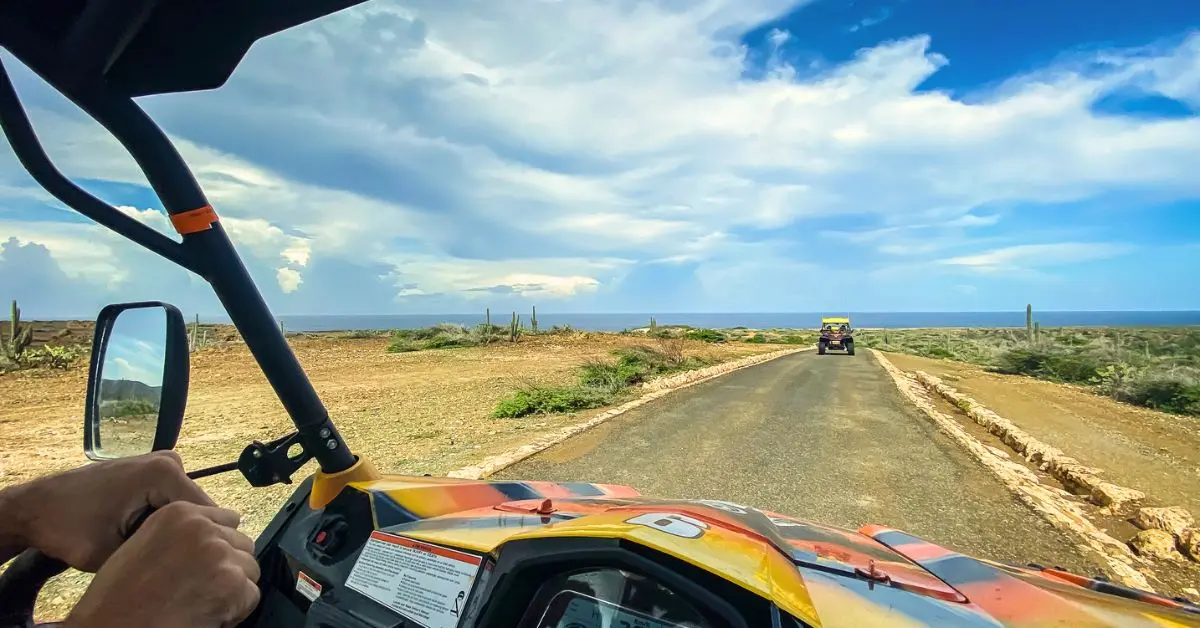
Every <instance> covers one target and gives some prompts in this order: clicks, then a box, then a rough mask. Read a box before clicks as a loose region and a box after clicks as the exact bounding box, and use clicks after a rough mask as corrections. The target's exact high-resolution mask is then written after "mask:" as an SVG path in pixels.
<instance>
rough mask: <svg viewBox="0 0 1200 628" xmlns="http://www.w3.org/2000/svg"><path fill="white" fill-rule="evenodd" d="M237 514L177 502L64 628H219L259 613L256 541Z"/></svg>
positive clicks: (156, 518)
mask: <svg viewBox="0 0 1200 628" xmlns="http://www.w3.org/2000/svg"><path fill="white" fill-rule="evenodd" d="M238 520H239V516H238V514H237V513H236V512H233V511H231V510H225V509H223V508H216V507H212V506H197V505H195V504H190V503H187V502H174V503H172V504H169V505H167V506H164V507H163V508H161V509H159V510H158V511H157V512H155V513H154V514H152V515H150V518H148V519H146V523H145V524H143V525H142V527H141V528H140V529H139V530H138V531H137V532H136V533H135V534H134V535H133V536H132V537H130V539H129V540H128V541H126V542H125V544H124V545H122V546H121V547H120V549H118V550H117V551H116V552H114V553H113V555H112V557H111V558H109V559H108V562H106V563H104V567H102V568H101V569H100V571H99V572H97V573H96V577H95V579H94V580H92V584H91V586H90V587H88V590H87V593H85V594H84V595H83V598H82V599H81V600H80V601H79V603H78V604H76V605H75V609H74V610H72V611H71V614H70V616H69V617H67V621H66V622H65V624H64V625H65V627H66V628H101V627H105V628H106V627H108V626H122V627H128V628H141V627H143V626H145V627H147V628H149V627H155V628H223V627H226V626H236V625H237V624H238V623H240V622H241V621H242V620H243V619H245V618H246V617H248V616H249V615H250V613H251V612H253V611H254V608H255V607H256V606H258V599H259V591H258V586H257V585H256V584H255V583H256V582H257V581H258V576H259V571H258V563H256V562H255V560H254V541H251V540H250V537H248V536H246V535H244V534H242V533H241V532H238V531H237V525H238Z"/></svg>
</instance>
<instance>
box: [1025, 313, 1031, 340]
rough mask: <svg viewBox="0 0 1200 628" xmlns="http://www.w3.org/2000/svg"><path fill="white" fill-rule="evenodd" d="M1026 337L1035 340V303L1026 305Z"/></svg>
mask: <svg viewBox="0 0 1200 628" xmlns="http://www.w3.org/2000/svg"><path fill="white" fill-rule="evenodd" d="M1025 339H1026V340H1028V341H1029V342H1031V343H1032V342H1033V304H1032V303H1030V304H1027V305H1026V306H1025Z"/></svg>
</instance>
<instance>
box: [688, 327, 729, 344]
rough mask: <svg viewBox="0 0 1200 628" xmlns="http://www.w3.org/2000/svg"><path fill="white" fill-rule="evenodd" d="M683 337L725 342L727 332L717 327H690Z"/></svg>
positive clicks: (702, 340)
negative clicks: (716, 328) (718, 329)
mask: <svg viewBox="0 0 1200 628" xmlns="http://www.w3.org/2000/svg"><path fill="white" fill-rule="evenodd" d="M683 337H684V338H687V339H688V340H699V341H701V342H725V334H723V333H721V332H719V331H717V330H715V329H689V330H688V331H687V332H685V333H684V335H683Z"/></svg>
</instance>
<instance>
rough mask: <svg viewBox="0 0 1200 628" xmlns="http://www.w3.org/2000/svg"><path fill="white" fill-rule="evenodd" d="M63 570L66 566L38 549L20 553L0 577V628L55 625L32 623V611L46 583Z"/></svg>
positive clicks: (55, 624)
mask: <svg viewBox="0 0 1200 628" xmlns="http://www.w3.org/2000/svg"><path fill="white" fill-rule="evenodd" d="M66 570H67V564H66V563H64V562H63V561H61V560H59V559H57V558H51V557H49V556H47V555H45V554H43V553H41V552H40V551H38V550H35V549H27V550H25V551H24V552H21V555H20V556H17V558H16V559H15V560H13V561H12V563H11V564H10V565H9V566H8V569H7V570H5V572H4V573H3V574H0V628H33V627H34V626H41V627H44V628H49V627H51V626H57V625H59V624H57V623H48V624H35V623H33V608H34V606H36V605H37V597H38V592H40V591H41V590H42V587H43V586H44V585H45V584H46V581H47V580H49V579H51V578H53V577H54V576H57V575H58V574H60V573H62V572H64V571H66Z"/></svg>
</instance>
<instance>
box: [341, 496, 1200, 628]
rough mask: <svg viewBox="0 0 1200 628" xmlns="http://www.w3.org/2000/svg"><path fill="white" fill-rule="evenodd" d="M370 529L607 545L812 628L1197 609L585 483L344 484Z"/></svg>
mask: <svg viewBox="0 0 1200 628" xmlns="http://www.w3.org/2000/svg"><path fill="white" fill-rule="evenodd" d="M350 486H352V487H353V488H354V489H356V490H359V491H362V492H365V493H367V495H368V496H369V497H370V500H371V505H372V511H373V514H374V517H375V522H374V523H375V528H376V529H379V530H386V531H388V532H390V533H392V534H397V535H401V536H406V537H410V538H413V539H418V540H423V541H428V542H432V543H437V544H441V545H447V546H452V547H458V548H462V549H466V550H473V551H476V552H482V553H492V552H495V551H496V550H497V549H498V548H499V547H500V546H501V545H503V544H504V543H507V542H508V541H513V540H518V539H530V538H552V537H576V538H589V537H590V538H616V539H622V540H625V541H629V542H633V543H637V544H640V545H643V546H645V547H648V548H651V549H654V550H657V551H660V552H663V553H665V554H668V555H670V556H673V557H675V558H677V559H680V560H683V561H685V562H688V563H690V564H692V565H695V566H697V567H699V568H701V569H704V570H706V571H708V572H711V573H713V574H716V575H717V576H719V577H721V578H724V579H725V580H727V581H729V582H732V583H735V584H737V585H739V586H741V587H742V588H744V589H746V590H748V591H751V592H753V593H755V594H757V595H759V596H761V597H763V598H765V599H768V600H771V601H773V602H774V603H775V604H777V605H778V606H779V607H780V608H781V609H783V610H785V611H787V612H789V613H791V614H792V615H793V616H795V617H796V618H798V619H800V620H802V621H804V622H806V623H808V624H810V625H813V626H1080V627H1083V626H1148V627H1165V626H1200V608H1198V607H1195V606H1192V605H1189V604H1186V603H1182V602H1179V601H1175V600H1169V599H1166V598H1162V597H1160V596H1156V595H1152V594H1149V593H1145V592H1140V591H1131V590H1128V589H1123V588H1120V587H1116V586H1115V585H1110V584H1108V583H1106V582H1101V581H1097V580H1092V579H1088V578H1084V577H1080V576H1077V575H1074V574H1069V573H1065V572H1059V571H1055V570H1031V569H1024V568H1016V567H1011V566H1007V565H1001V564H997V563H993V562H989V561H985V560H980V559H975V558H971V557H969V556H965V555H962V554H958V553H955V552H952V551H950V550H947V549H945V548H942V547H938V546H936V545H932V544H930V543H927V542H925V541H922V540H920V539H918V538H916V537H913V536H911V535H908V534H905V533H903V532H900V531H896V530H891V529H888V528H881V527H876V526H867V527H864V528H862V529H861V530H859V531H853V530H846V529H841V528H836V527H832V526H825V525H819V524H815V523H811V522H807V521H803V520H800V519H795V518H792V517H788V516H784V515H781V514H777V513H772V512H768V511H762V510H758V509H755V508H751V507H747V506H742V505H739V504H732V503H729V502H721V501H685V500H665V499H653V498H647V497H643V496H641V495H640V494H639V493H638V492H637V491H635V490H634V489H631V488H628V487H624V486H615V485H606V484H588V483H554V482H488V481H474V480H458V479H450V478H431V477H408V476H391V477H385V478H382V479H375V480H366V481H362V482H354V483H351V484H350Z"/></svg>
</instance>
